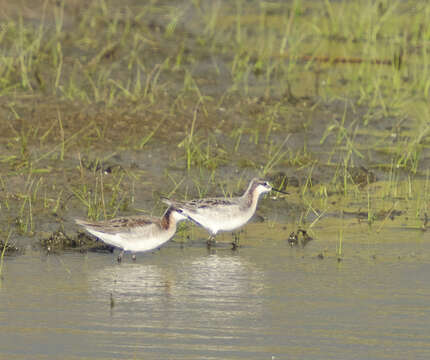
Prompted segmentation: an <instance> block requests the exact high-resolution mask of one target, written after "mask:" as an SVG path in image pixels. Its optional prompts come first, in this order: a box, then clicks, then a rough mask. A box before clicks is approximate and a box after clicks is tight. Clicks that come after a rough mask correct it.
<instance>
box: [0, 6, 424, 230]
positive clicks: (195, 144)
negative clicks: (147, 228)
mask: <svg viewBox="0 0 430 360" xmlns="http://www.w3.org/2000/svg"><path fill="white" fill-rule="evenodd" d="M248 5H249V6H248ZM20 6H21V5H19V4H15V5H14V4H12V5H9V6H8V8H7V9H6V10H5V13H7V16H5V17H4V19H3V22H2V26H1V28H0V43H1V46H2V49H3V51H2V54H0V94H1V95H2V100H1V103H2V107H1V109H0V112H1V114H2V118H3V119H5V120H4V121H3V122H1V123H0V130H1V140H0V147H1V149H2V152H1V155H0V172H1V175H0V188H1V191H0V208H1V210H2V213H1V215H0V221H1V222H2V223H5V224H7V225H12V224H13V225H14V226H16V229H17V233H19V234H20V235H21V236H27V237H30V236H32V235H34V234H35V233H37V232H38V231H39V230H38V229H39V228H40V227H43V226H44V225H45V223H46V222H48V223H49V226H48V227H49V228H50V229H49V230H50V231H51V232H53V231H54V230H55V229H56V228H57V226H58V223H63V222H66V223H67V222H68V221H69V220H68V219H69V218H70V214H71V213H75V212H77V211H79V212H81V213H82V212H83V211H84V212H86V214H87V216H88V217H90V218H92V219H101V218H111V217H114V216H116V215H119V214H120V213H122V212H126V211H128V210H133V209H130V207H134V208H139V209H141V208H148V202H149V201H152V202H153V204H151V205H149V207H152V208H153V210H154V209H156V210H157V211H158V210H161V209H159V208H160V206H161V205H160V204H159V201H158V195H159V194H163V195H167V194H168V195H169V196H172V195H175V194H176V193H180V194H181V195H183V197H184V198H187V197H196V196H197V197H206V196H211V195H212V194H213V191H215V190H216V189H222V191H223V192H224V195H226V196H232V195H234V193H235V192H237V191H238V190H240V189H242V187H243V184H244V183H246V182H247V181H249V179H250V178H252V177H253V176H256V175H258V176H264V177H265V176H267V177H268V178H270V177H272V176H275V175H276V174H280V173H282V174H283V177H282V179H280V181H279V184H280V185H281V186H285V185H286V186H287V187H293V188H294V190H293V192H294V194H292V196H291V197H289V200H288V202H286V203H282V204H283V205H282V206H283V207H282V206H281V205H280V208H281V209H279V208H277V210H276V211H277V212H280V211H281V212H282V211H287V210H286V209H288V206H289V205H288V204H293V206H296V207H295V209H296V210H297V213H295V214H294V215H293V216H291V217H288V219H291V220H288V221H291V222H294V223H295V225H296V226H297V227H301V226H304V229H307V230H309V229H310V228H312V231H314V230H315V229H316V228H318V226H319V224H320V223H322V222H324V221H325V219H326V217H332V216H338V215H339V214H340V213H341V212H342V211H344V212H349V213H351V214H355V216H356V217H357V218H358V219H359V220H360V221H363V220H364V219H365V221H366V223H367V224H368V225H369V226H370V227H373V228H375V226H374V225H376V229H384V228H385V227H386V226H387V225H388V224H389V223H390V221H391V216H392V215H393V214H394V212H395V211H401V212H402V214H404V218H405V219H406V217H407V220H404V221H405V223H407V224H408V226H409V225H410V226H411V227H413V228H421V227H424V228H425V227H426V226H425V225H423V224H425V223H426V216H427V215H426V214H427V213H428V205H427V204H428V200H429V199H428V198H429V195H428V193H429V192H428V186H427V183H428V169H427V168H428V162H429V156H430V151H429V150H430V149H429V136H430V132H429V126H428V118H429V110H428V105H427V102H428V101H427V100H428V94H429V91H430V90H429V89H430V80H429V78H430V77H429V76H428V74H429V71H430V67H429V66H430V64H429V60H428V51H429V48H428V44H427V41H426V39H427V38H428V36H429V34H430V30H429V29H430V28H429V26H428V21H427V19H426V16H425V14H427V13H428V12H429V11H430V5H428V4H426V3H420V4H415V3H413V4H412V3H411V2H409V1H404V2H393V3H389V2H383V1H381V2H376V3H375V2H372V1H349V2H345V1H341V2H330V1H325V2H312V3H305V2H302V1H293V2H290V3H284V2H275V3H273V2H272V3H268V2H263V3H259V2H255V3H254V2H251V3H250V4H247V6H245V4H244V3H243V2H242V1H234V2H227V1H218V2H213V3H210V4H203V3H201V2H198V1H192V0H190V1H189V0H183V1H173V2H169V3H163V4H161V3H159V2H148V3H144V4H135V3H133V2H127V1H126V2H125V3H124V4H123V6H122V7H121V8H119V7H118V6H117V5H116V4H115V3H113V2H109V1H101V2H94V3H91V4H89V5H88V4H84V3H83V2H79V1H78V2H74V3H73V4H68V3H65V2H58V3H55V4H54V3H52V4H51V3H49V2H44V3H43V4H39V5H37V6H36V7H35V8H34V10H33V11H34V14H37V16H35V17H34V18H31V17H29V16H28V14H27V13H26V12H23V11H20ZM357 14H359V16H357ZM410 14H413V16H410ZM35 19H37V20H35ZM399 29H400V30H399ZM81 154H83V155H82V156H81ZM291 179H293V180H291ZM290 180H291V181H290ZM422 186H424V187H422ZM420 189H424V190H420ZM216 195H219V194H216ZM262 211H267V212H269V213H270V209H268V208H266V207H264V206H262ZM390 211H391V212H390ZM363 214H365V215H366V216H363ZM381 214H385V215H384V216H382V215H381ZM406 214H407V215H406ZM401 216H403V215H401ZM46 219H48V220H46ZM305 225H306V226H305ZM45 230H46V229H45ZM381 231H382V230H381ZM346 234H347V230H346V229H345V232H344V237H346Z"/></svg>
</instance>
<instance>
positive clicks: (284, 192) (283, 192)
mask: <svg viewBox="0 0 430 360" xmlns="http://www.w3.org/2000/svg"><path fill="white" fill-rule="evenodd" d="M272 191H276V192H278V193H281V194H286V195H288V194H289V193H287V192H286V191H282V190H279V189H274V188H272Z"/></svg>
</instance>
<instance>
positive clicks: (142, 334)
mask: <svg viewBox="0 0 430 360" xmlns="http://www.w3.org/2000/svg"><path fill="white" fill-rule="evenodd" d="M246 229H247V232H246V233H245V234H242V238H241V243H242V245H243V247H241V248H240V249H239V251H235V252H233V251H231V250H230V249H229V248H228V247H224V246H219V247H218V248H217V249H216V250H213V251H210V252H209V251H208V250H207V249H206V248H205V247H204V246H203V244H202V246H196V243H195V242H193V243H187V244H185V246H181V245H180V244H178V243H175V242H171V243H170V244H169V245H168V246H167V247H164V248H162V249H161V251H157V252H155V253H152V254H146V255H139V256H138V258H137V261H136V262H135V263H133V262H131V260H130V258H126V259H125V261H124V262H123V263H122V264H120V265H119V264H117V263H116V261H115V256H113V255H111V254H103V253H88V254H77V253H67V254H63V255H50V256H45V255H41V254H40V253H39V252H31V251H27V252H26V254H25V255H23V256H18V257H15V258H8V259H7V260H6V262H5V264H4V274H3V280H2V283H1V291H0V304H1V305H0V358H8V359H28V358H32V359H58V358H59V357H61V358H64V359H78V358H79V359H81V358H92V359H94V358H97V359H117V358H136V359H162V358H163V359H164V358H174V359H272V358H275V359H287V358H288V359H290V358H300V359H329V358H330V359H365V358H372V359H376V358H381V359H382V358H387V359H405V358H415V359H419V358H422V359H427V358H429V356H430V311H429V305H428V299H429V295H430V287H429V286H428V273H429V271H430V256H429V250H430V245H429V242H428V241H427V240H426V234H421V233H419V232H411V233H407V236H408V239H409V240H407V244H405V241H404V236H405V232H404V231H403V232H401V231H396V230H386V231H385V233H384V234H383V235H378V236H379V239H377V238H376V237H375V236H374V235H369V234H371V233H370V232H367V231H362V232H354V234H355V235H349V234H345V238H344V242H343V251H344V259H343V261H341V262H338V261H337V259H336V256H335V246H336V241H335V239H334V238H333V237H332V236H331V235H329V234H328V233H327V235H326V236H324V233H323V232H322V230H321V236H320V237H318V238H317V239H315V240H314V241H311V242H310V243H309V244H308V245H307V246H306V247H305V248H304V249H302V248H290V247H289V245H288V243H287V241H286V240H285V239H286V238H287V236H286V233H285V234H284V232H283V231H282V230H281V229H276V228H271V227H268V225H267V224H251V225H248V226H247V227H246ZM363 229H366V227H363ZM316 232H317V233H318V229H316ZM262 233H265V234H266V236H264V237H261V234H262ZM284 235H285V236H284ZM400 237H401V238H402V239H403V240H402V241H396V239H400ZM263 239H264V240H263ZM221 240H224V241H228V240H229V236H227V235H226V236H224V238H223V237H221ZM202 242H203V240H202ZM387 245H389V246H387ZM319 253H324V254H325V255H324V258H323V259H320V258H318V256H317V255H318V254H319ZM111 294H112V298H113V303H114V306H113V307H112V308H111Z"/></svg>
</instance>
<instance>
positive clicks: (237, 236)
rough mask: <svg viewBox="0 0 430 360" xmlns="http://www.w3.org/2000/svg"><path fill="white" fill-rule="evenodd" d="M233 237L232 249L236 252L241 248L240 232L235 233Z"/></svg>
mask: <svg viewBox="0 0 430 360" xmlns="http://www.w3.org/2000/svg"><path fill="white" fill-rule="evenodd" d="M233 236H234V240H233V242H232V243H231V249H232V250H236V249H237V248H238V247H239V240H240V237H239V232H235V233H233Z"/></svg>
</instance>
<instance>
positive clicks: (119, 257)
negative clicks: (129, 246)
mask: <svg viewBox="0 0 430 360" xmlns="http://www.w3.org/2000/svg"><path fill="white" fill-rule="evenodd" d="M123 255H124V250H122V251H121V252H120V253H119V255H118V258H117V260H118V263H121V261H122V256H123Z"/></svg>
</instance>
